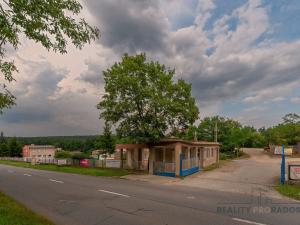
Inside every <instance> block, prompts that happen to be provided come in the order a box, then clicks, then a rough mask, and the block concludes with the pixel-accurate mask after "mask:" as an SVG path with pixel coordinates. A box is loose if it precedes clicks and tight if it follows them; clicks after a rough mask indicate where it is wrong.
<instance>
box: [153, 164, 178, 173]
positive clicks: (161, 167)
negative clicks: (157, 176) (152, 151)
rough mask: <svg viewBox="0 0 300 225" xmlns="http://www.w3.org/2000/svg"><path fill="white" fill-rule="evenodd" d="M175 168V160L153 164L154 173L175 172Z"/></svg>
mask: <svg viewBox="0 0 300 225" xmlns="http://www.w3.org/2000/svg"><path fill="white" fill-rule="evenodd" d="M175 169H176V163H175V162H171V163H168V162H154V164H153V170H154V173H175Z"/></svg>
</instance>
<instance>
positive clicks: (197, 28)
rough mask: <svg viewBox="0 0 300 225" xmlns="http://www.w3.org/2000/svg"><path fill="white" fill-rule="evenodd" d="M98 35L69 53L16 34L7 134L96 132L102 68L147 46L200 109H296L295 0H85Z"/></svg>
mask: <svg viewBox="0 0 300 225" xmlns="http://www.w3.org/2000/svg"><path fill="white" fill-rule="evenodd" d="M82 4H83V6H84V10H83V12H82V16H84V17H85V18H86V19H87V20H88V21H89V22H90V23H91V24H92V25H96V26H98V27H99V29H100V31H101V37H100V39H99V40H98V41H96V42H94V43H92V44H91V45H89V46H86V47H85V48H84V49H83V50H81V51H80V50H76V49H75V48H73V47H71V46H70V48H69V53H68V54H67V55H59V54H55V53H51V52H47V51H45V50H44V49H43V48H42V47H41V46H40V45H38V44H35V43H33V42H31V41H29V40H24V42H23V44H22V46H21V47H20V48H19V49H18V50H17V51H16V52H11V57H13V58H14V60H15V62H16V64H17V66H18V68H19V73H18V74H16V79H17V82H15V83H13V84H11V85H10V90H12V92H13V93H14V94H15V95H16V97H17V106H15V107H13V108H12V109H10V110H6V111H5V113H4V115H1V116H0V130H2V131H4V133H5V134H6V135H16V136H41V135H80V134H97V133H99V132H101V131H102V124H103V122H101V121H100V120H99V119H98V117H99V112H98V110H97V109H96V105H97V103H98V102H99V100H100V99H101V94H103V79H102V71H103V70H105V69H106V68H108V67H109V66H111V65H112V64H113V63H114V62H116V61H119V60H120V58H121V56H122V55H123V54H124V53H129V54H136V53H140V52H146V53H147V55H148V57H149V59H151V60H158V61H160V62H162V63H164V64H166V65H167V66H168V67H171V68H175V69H176V76H177V77H180V78H184V79H186V80H187V81H188V82H191V83H192V87H193V95H194V96H195V98H196V99H197V104H198V106H199V108H200V112H201V114H200V117H201V118H203V117H204V116H211V115H217V114H218V115H223V116H226V117H231V118H234V119H238V120H240V121H241V122H242V123H243V124H248V125H253V126H255V127H261V126H272V125H274V124H276V123H278V122H279V121H280V118H281V117H282V116H283V115H284V114H286V113H288V112H296V113H299V112H300V26H299V21H300V1H298V0H276V1H273V0H228V1H224V0H178V1H177V0H172V1H169V0H115V1H113V0H85V1H82Z"/></svg>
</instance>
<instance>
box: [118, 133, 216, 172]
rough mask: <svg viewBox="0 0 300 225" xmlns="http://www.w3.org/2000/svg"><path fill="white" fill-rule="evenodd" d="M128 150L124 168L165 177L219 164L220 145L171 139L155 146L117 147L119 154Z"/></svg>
mask: <svg viewBox="0 0 300 225" xmlns="http://www.w3.org/2000/svg"><path fill="white" fill-rule="evenodd" d="M124 150H126V154H125V157H122V159H123V161H124V162H123V164H122V165H123V166H125V167H127V168H129V169H135V170H144V171H148V173H149V174H156V175H163V176H186V175H189V174H192V173H195V172H198V171H199V170H201V169H203V168H205V167H208V166H210V165H212V164H217V163H219V154H220V144H219V143H218V142H207V141H187V140H181V139H174V138H171V139H163V140H161V141H160V142H158V143H155V144H151V145H147V144H117V145H116V152H118V153H120V152H124ZM121 154H122V153H121Z"/></svg>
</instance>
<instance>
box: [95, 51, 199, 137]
mask: <svg viewBox="0 0 300 225" xmlns="http://www.w3.org/2000/svg"><path fill="white" fill-rule="evenodd" d="M174 74H175V70H171V69H167V68H166V67H165V66H164V65H161V64H160V63H159V62H153V61H147V60H146V55H145V54H139V55H136V56H128V55H124V57H123V58H122V61H121V62H119V63H115V64H114V65H113V66H112V67H111V68H109V69H107V70H106V71H104V72H103V75H104V80H105V92H106V94H105V95H104V96H103V98H102V100H101V102H100V103H99V104H98V108H99V109H100V110H101V115H100V118H103V119H104V120H105V121H107V122H111V123H113V124H115V125H116V131H117V134H118V135H119V136H121V137H131V138H132V139H133V140H134V142H136V143H138V142H155V141H158V140H159V139H160V138H162V137H163V136H164V135H165V134H166V132H167V131H171V130H174V129H183V128H186V127H188V126H189V125H191V124H193V123H194V121H195V120H196V119H197V118H198V114H199V110H198V107H197V106H196V103H195V99H194V98H193V97H192V95H191V88H192V86H191V84H187V83H186V82H185V81H184V80H182V79H179V80H177V81H176V82H175V81H174Z"/></svg>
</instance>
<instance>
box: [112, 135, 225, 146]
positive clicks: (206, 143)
mask: <svg viewBox="0 0 300 225" xmlns="http://www.w3.org/2000/svg"><path fill="white" fill-rule="evenodd" d="M175 143H183V144H188V145H194V146H219V145H220V143H219V142H209V141H189V140H183V139H179V138H165V139H162V140H161V141H159V142H158V143H155V144H152V146H159V145H169V144H175ZM122 148H125V149H135V148H149V145H148V144H116V149H122Z"/></svg>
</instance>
